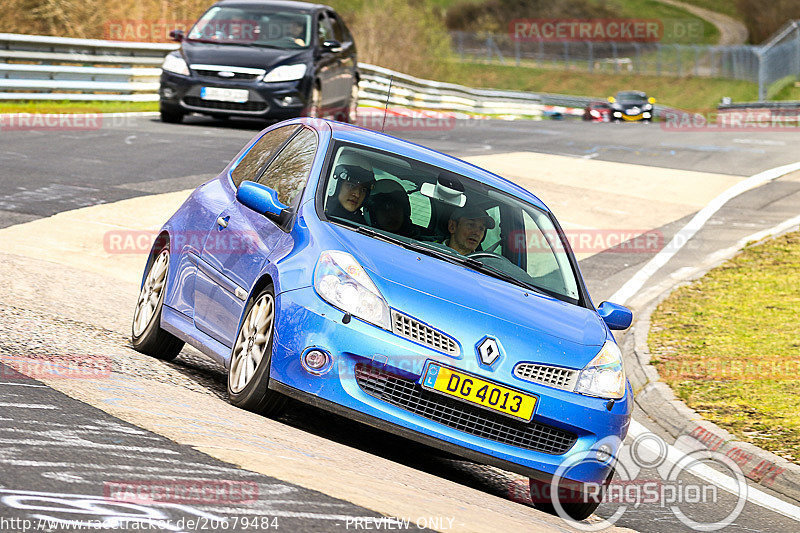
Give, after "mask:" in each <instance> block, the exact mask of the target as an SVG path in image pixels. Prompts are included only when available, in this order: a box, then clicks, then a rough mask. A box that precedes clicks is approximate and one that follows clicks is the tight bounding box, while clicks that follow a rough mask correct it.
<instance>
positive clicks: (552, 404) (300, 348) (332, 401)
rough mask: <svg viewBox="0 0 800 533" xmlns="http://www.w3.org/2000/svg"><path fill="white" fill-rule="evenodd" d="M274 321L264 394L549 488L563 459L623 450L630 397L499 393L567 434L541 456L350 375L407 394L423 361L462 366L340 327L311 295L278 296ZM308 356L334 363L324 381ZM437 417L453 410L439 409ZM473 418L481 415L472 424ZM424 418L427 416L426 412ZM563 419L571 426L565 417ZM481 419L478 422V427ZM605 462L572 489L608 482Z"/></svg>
mask: <svg viewBox="0 0 800 533" xmlns="http://www.w3.org/2000/svg"><path fill="white" fill-rule="evenodd" d="M277 312H278V327H277V328H276V333H275V341H274V347H273V359H272V368H271V372H270V377H271V381H272V382H273V384H272V385H270V386H271V387H273V388H275V389H277V390H280V391H282V392H284V393H286V394H288V395H290V396H294V397H296V398H298V399H300V400H302V401H305V402H307V403H311V404H314V405H318V406H320V407H323V408H325V409H328V410H331V411H335V412H338V413H340V414H343V415H345V416H348V417H350V418H353V419H356V420H359V421H362V422H366V423H368V424H370V425H373V426H376V427H379V428H381V429H384V430H386V431H389V432H392V433H396V434H399V435H401V436H404V437H407V438H411V439H413V440H416V441H419V442H423V443H425V444H428V445H431V446H433V447H436V448H439V449H443V450H445V451H447V452H450V453H454V454H457V455H460V456H463V457H466V458H468V459H471V460H476V461H479V462H482V463H486V464H492V465H495V466H498V467H500V468H504V469H507V470H510V471H513V472H517V473H520V474H523V475H526V476H529V477H533V478H536V479H539V480H542V481H549V479H550V478H551V477H552V475H553V474H555V473H556V470H557V469H558V467H559V466H560V465H561V464H562V463H563V462H564V460H565V459H566V458H567V457H568V456H569V457H570V458H571V459H573V460H574V459H575V455H576V454H577V455H578V456H586V457H590V456H592V457H593V456H594V454H595V451H594V448H595V446H596V445H597V443H598V441H600V440H601V439H606V438H607V437H613V438H612V439H607V440H611V441H614V442H621V441H622V439H623V438H624V437H625V434H626V433H627V429H628V423H629V420H630V412H631V403H630V401H629V399H630V398H631V397H632V396H631V392H630V389H629V390H628V392H627V394H626V396H625V397H624V398H622V399H621V400H619V401H616V402H614V403H613V406H612V407H611V409H610V410H608V409H607V405H608V402H607V400H602V399H599V398H590V397H586V396H582V395H579V394H575V393H571V392H567V391H563V390H557V389H551V388H548V387H545V386H542V385H537V384H535V383H530V382H525V381H523V380H518V381H515V382H514V383H501V384H503V385H505V386H510V387H513V388H515V389H518V390H521V391H523V392H526V393H529V394H534V395H536V396H538V398H539V400H538V402H537V407H536V412H535V413H534V416H533V419H532V420H531V424H532V425H536V426H537V427H539V426H541V427H543V428H550V429H546V432H547V431H551V430H552V432H553V434H555V433H556V432H559V433H562V434H572V435H574V437H575V438H574V441H572V442H574V443H573V444H572V445H571V446H570V447H568V450H566V451H564V452H563V453H548V452H546V451H538V450H536V449H526V448H523V447H520V446H517V445H512V444H508V443H506V442H500V441H499V440H494V439H493V438H488V437H485V436H480V435H479V434H478V433H480V432H478V433H476V432H471V431H470V432H468V431H463V430H459V429H456V428H455V427H452V424H450V425H448V423H449V422H446V421H443V420H444V419H442V418H438V420H439V421H437V417H439V415H438V414H437V415H433V414H432V415H430V416H423V414H424V413H423V414H418V413H420V412H421V411H420V410H419V409H418V410H417V411H416V412H415V411H413V410H412V409H410V408H409V407H407V406H406V407H401V406H399V405H398V404H393V403H389V402H388V401H384V400H383V399H380V398H378V397H375V396H374V395H371V394H368V393H367V390H366V389H365V386H364V382H363V381H362V380H361V377H362V376H363V375H362V374H361V373H359V374H358V376H359V378H357V371H358V372H360V371H361V369H363V368H365V367H368V368H373V369H377V371H378V372H385V373H389V374H392V375H394V376H396V377H398V378H402V380H403V381H405V382H406V383H407V384H409V385H407V386H408V387H416V388H418V387H419V383H420V381H421V378H422V375H423V373H424V369H425V366H426V364H427V363H428V362H430V361H437V362H440V363H441V364H443V365H447V366H451V367H455V368H461V369H463V362H462V361H459V360H458V359H456V358H453V357H450V356H448V355H445V354H443V353H440V352H437V351H435V350H432V349H429V348H427V347H425V346H421V345H418V344H416V343H414V342H412V341H410V340H407V339H404V338H402V337H400V336H397V335H395V334H394V333H391V332H389V331H385V330H383V329H380V328H377V327H375V326H373V325H371V324H367V323H365V322H362V321H360V320H358V319H356V318H353V319H352V320H351V321H350V322H349V323H347V324H344V323H343V322H342V318H343V316H344V315H343V313H342V312H341V311H339V310H337V309H335V308H334V307H332V306H330V305H328V304H327V303H326V302H324V301H323V300H321V299H320V298H319V296H317V294H316V292H315V291H314V289H313V288H311V287H307V288H302V289H296V290H292V291H287V292H283V293H281V294H279V295H278V297H277ZM309 347H316V348H320V349H323V350H325V351H327V352H328V353H329V354H330V356H331V358H332V365H331V366H330V367H329V369H328V370H327V371H326V372H325V373H323V374H322V375H317V374H314V373H311V372H309V371H307V370H306V369H305V368H304V367H303V365H302V364H301V354H302V353H303V352H304V351H305V350H306V349H308V348H309ZM357 366H358V370H357ZM486 379H491V378H490V377H487V378H486ZM408 390H409V389H408V388H407V389H406V391H408ZM404 394H405V393H404ZM427 395H428V396H427V399H426V400H425V401H426V402H427V403H426V405H433V404H435V403H437V401H439V400H441V402H443V403H444V404H446V402H447V401H448V400H449V398H446V397H444V396H441V395H438V394H437V393H433V392H427ZM409 397H410V396H409ZM414 401H417V400H414ZM469 407H472V406H468V408H469ZM443 409H445V410H447V409H450V410H452V408H451V407H447V406H446V405H445V407H443ZM476 410H477V413H478V414H479V416H478V417H477V418H476V417H475V412H476ZM423 411H424V410H423ZM472 411H473V412H472V414H468V415H465V416H469V417H471V420H475V425H476V426H481V427H489V426H493V424H495V422H494V421H493V420H494V419H496V418H497V417H500V422H501V424H502V419H503V415H497V414H495V413H493V412H492V411H488V410H485V409H482V408H480V407H475V408H473V409H472ZM429 412H430V413H433V411H432V410H431V411H429ZM440 412H441V411H440ZM567 412H568V413H569V417H567V416H565V413H567ZM480 414H483V415H485V418H483V419H481V417H480ZM566 418H569V419H570V420H573V421H575V420H579V421H580V425H575V423H565V422H564V420H565V419H566ZM498 427H500V426H498ZM506 440H508V439H506ZM546 448H547V447H546V446H545V447H543V448H542V449H546ZM616 451H617V448H616V447H613V449H612V453H613V454H616ZM611 463H613V461H608V462H606V463H599V462H596V461H587V462H585V463H582V464H580V465H579V466H578V467H576V468H573V469H571V470H570V471H569V478H570V479H571V480H573V481H578V482H591V483H602V482H603V481H604V480H605V479H606V478H607V476H608V473H609V471H610V469H611Z"/></svg>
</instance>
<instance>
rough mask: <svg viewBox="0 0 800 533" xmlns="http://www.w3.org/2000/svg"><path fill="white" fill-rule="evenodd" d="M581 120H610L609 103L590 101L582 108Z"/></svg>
mask: <svg viewBox="0 0 800 533" xmlns="http://www.w3.org/2000/svg"><path fill="white" fill-rule="evenodd" d="M583 120H585V121H587V122H589V121H590V122H610V121H611V104H609V103H608V102H591V103H589V105H587V106H586V108H585V109H584V110H583Z"/></svg>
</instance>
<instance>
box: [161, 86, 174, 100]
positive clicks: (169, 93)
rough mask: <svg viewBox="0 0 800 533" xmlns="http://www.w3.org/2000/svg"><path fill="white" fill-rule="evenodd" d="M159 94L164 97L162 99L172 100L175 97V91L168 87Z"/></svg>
mask: <svg viewBox="0 0 800 533" xmlns="http://www.w3.org/2000/svg"><path fill="white" fill-rule="evenodd" d="M161 94H163V95H164V98H174V97H175V89H172V88H170V87H164V90H163V91H161Z"/></svg>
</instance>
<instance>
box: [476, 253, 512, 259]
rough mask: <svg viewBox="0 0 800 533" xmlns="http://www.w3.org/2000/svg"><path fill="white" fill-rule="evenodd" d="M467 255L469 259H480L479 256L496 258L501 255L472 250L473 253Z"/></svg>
mask: <svg viewBox="0 0 800 533" xmlns="http://www.w3.org/2000/svg"><path fill="white" fill-rule="evenodd" d="M467 257H469V258H470V259H481V258H486V259H497V258H499V257H502V256H500V255H497V254H493V253H490V252H474V253H471V254H469V255H468V256H467ZM504 259H505V258H504Z"/></svg>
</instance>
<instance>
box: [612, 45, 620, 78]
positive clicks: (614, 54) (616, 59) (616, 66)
mask: <svg viewBox="0 0 800 533" xmlns="http://www.w3.org/2000/svg"><path fill="white" fill-rule="evenodd" d="M611 54H612V57H613V58H614V74H619V57H617V42H616V41H611Z"/></svg>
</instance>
